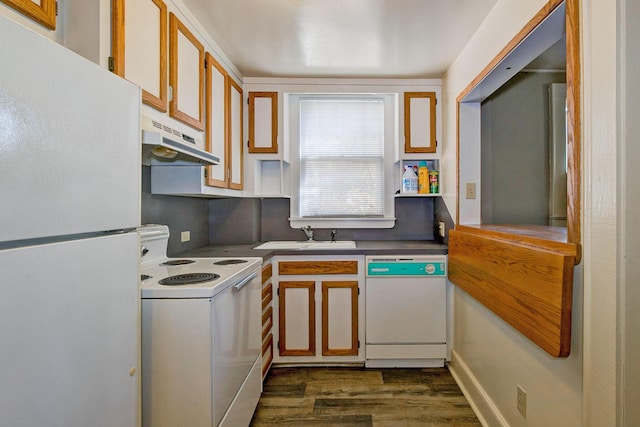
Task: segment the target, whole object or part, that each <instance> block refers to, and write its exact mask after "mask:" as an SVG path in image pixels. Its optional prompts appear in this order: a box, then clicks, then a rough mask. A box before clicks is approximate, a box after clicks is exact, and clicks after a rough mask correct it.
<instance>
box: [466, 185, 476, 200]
mask: <svg viewBox="0 0 640 427" xmlns="http://www.w3.org/2000/svg"><path fill="white" fill-rule="evenodd" d="M475 198H476V183H475V182H467V199H475Z"/></svg>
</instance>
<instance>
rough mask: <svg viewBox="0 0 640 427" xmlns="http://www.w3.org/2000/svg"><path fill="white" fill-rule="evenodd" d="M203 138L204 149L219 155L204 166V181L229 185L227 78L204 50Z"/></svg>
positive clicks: (216, 185)
mask: <svg viewBox="0 0 640 427" xmlns="http://www.w3.org/2000/svg"><path fill="white" fill-rule="evenodd" d="M206 76H207V77H206V92H207V96H206V99H207V108H206V111H207V114H206V118H207V119H206V141H207V151H209V152H210V153H213V154H215V155H216V156H219V157H220V164H218V165H214V166H208V167H207V175H206V176H207V177H206V184H207V185H209V186H212V187H222V188H227V187H229V183H228V171H229V150H228V148H227V128H228V126H227V121H228V118H227V117H228V114H229V112H228V109H229V108H228V106H227V98H228V96H227V92H228V89H227V79H228V75H227V72H226V71H225V69H224V68H222V66H221V65H220V64H219V63H218V61H216V60H215V58H214V57H213V56H212V55H211V54H210V53H209V52H207V55H206Z"/></svg>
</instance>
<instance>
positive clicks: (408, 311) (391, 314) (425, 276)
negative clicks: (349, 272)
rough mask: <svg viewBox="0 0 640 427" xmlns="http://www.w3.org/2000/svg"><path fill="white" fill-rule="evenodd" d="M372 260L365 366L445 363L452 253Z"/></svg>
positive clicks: (368, 263) (368, 280) (369, 265)
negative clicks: (448, 260)
mask: <svg viewBox="0 0 640 427" xmlns="http://www.w3.org/2000/svg"><path fill="white" fill-rule="evenodd" d="M366 266H367V276H366V284H365V287H366V292H365V299H366V328H365V331H366V332H365V334H366V340H365V366H367V367H372V368H385V367H436V366H444V361H445V359H446V356H447V348H446V347H447V344H446V338H447V304H446V299H447V297H446V276H447V257H446V255H419V256H367V257H366Z"/></svg>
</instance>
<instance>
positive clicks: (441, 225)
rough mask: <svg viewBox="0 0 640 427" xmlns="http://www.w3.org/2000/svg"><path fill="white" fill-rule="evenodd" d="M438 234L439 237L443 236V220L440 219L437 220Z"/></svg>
mask: <svg viewBox="0 0 640 427" xmlns="http://www.w3.org/2000/svg"><path fill="white" fill-rule="evenodd" d="M438 234H440V237H444V222H442V221H440V222H438Z"/></svg>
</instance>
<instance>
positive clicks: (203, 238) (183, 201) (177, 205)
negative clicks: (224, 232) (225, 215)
mask: <svg viewBox="0 0 640 427" xmlns="http://www.w3.org/2000/svg"><path fill="white" fill-rule="evenodd" d="M141 203H142V206H141V208H142V209H141V211H142V212H141V217H140V223H141V224H166V225H167V226H169V232H170V233H171V235H170V237H169V245H168V247H167V254H168V255H169V256H172V255H173V254H176V253H178V252H183V251H188V250H191V249H196V248H200V247H202V246H207V245H208V244H209V217H208V215H209V204H208V203H209V200H208V199H198V198H194V197H175V196H160V195H156V194H151V167H149V166H143V167H142V202H141ZM182 231H190V232H191V240H190V241H188V242H184V243H181V242H180V233H181V232H182Z"/></svg>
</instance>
